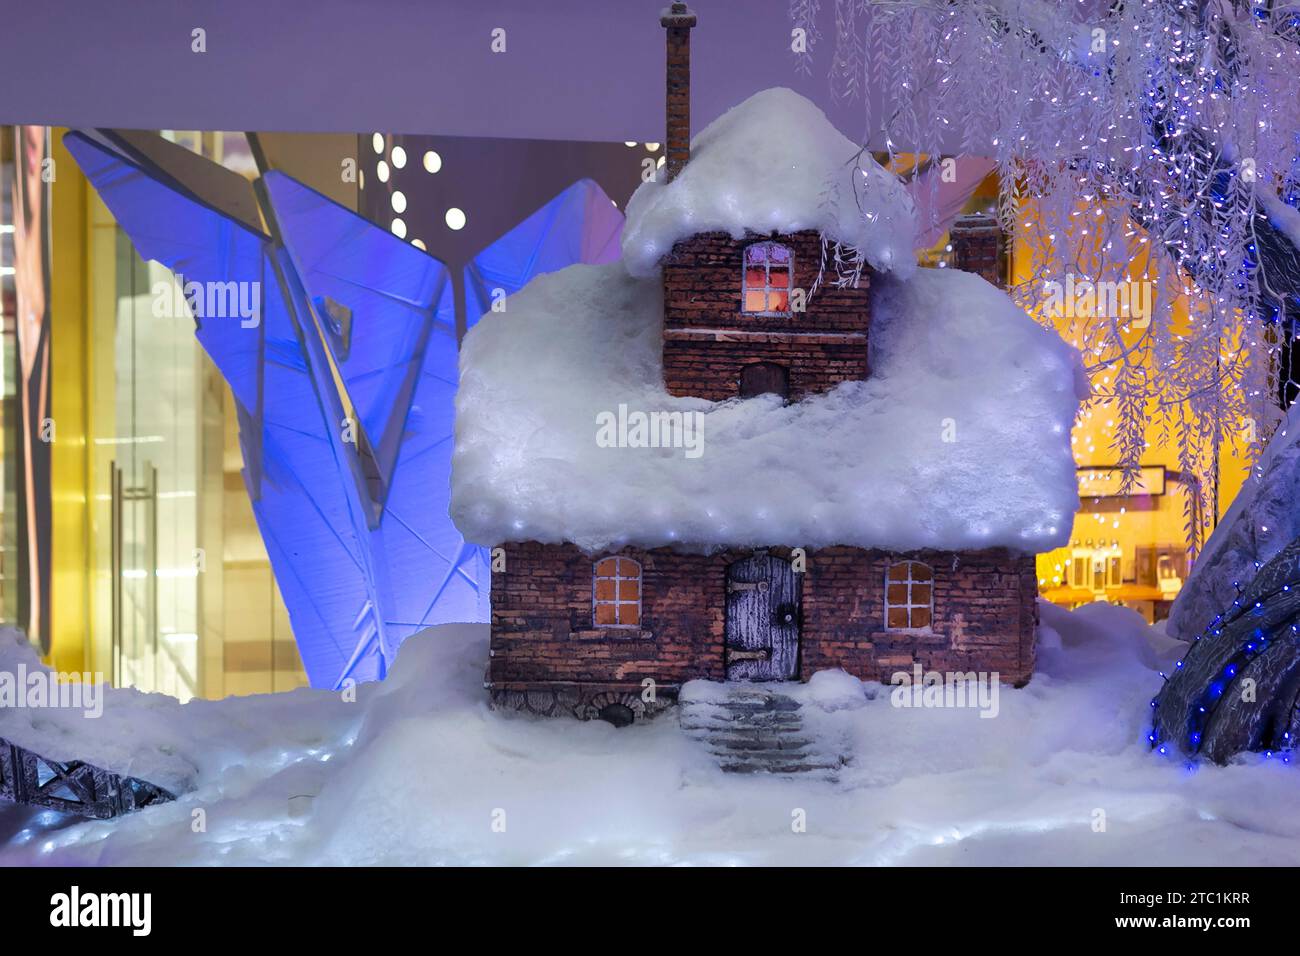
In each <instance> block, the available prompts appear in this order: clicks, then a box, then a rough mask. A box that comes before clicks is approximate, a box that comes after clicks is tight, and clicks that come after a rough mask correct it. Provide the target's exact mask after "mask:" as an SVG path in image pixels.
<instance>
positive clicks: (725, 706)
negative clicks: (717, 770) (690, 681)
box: [678, 684, 846, 780]
mask: <svg viewBox="0 0 1300 956" xmlns="http://www.w3.org/2000/svg"><path fill="white" fill-rule="evenodd" d="M799 710H800V705H799V702H798V701H796V700H794V699H792V698H790V697H788V696H786V695H785V694H782V693H781V692H780V691H779V690H767V689H763V688H761V687H759V686H756V685H754V684H732V685H723V688H722V689H721V690H719V691H715V692H710V693H709V695H708V696H697V697H691V696H687V697H684V698H683V699H682V700H681V701H680V702H679V709H678V721H679V724H680V726H681V728H682V730H683V731H684V732H685V733H686V734H687V735H688V736H690V737H692V738H694V739H695V740H698V741H699V742H700V743H701V744H702V745H703V746H704V748H705V749H706V750H707V751H708V752H709V753H710V754H711V755H712V756H713V757H714V758H715V759H716V760H717V762H718V765H719V766H720V767H721V768H722V770H723V771H724V772H726V773H767V774H773V775H776V776H793V775H796V774H799V775H803V774H812V775H815V776H819V777H822V778H825V779H830V780H834V779H835V776H836V774H837V773H838V772H839V770H840V768H841V767H842V766H843V765H844V764H845V763H846V758H845V756H844V755H843V754H840V753H837V752H834V749H833V748H832V749H831V750H829V751H828V750H827V748H826V747H825V746H823V745H822V743H821V742H819V741H818V740H817V739H816V738H815V736H814V735H813V734H811V733H810V732H809V731H808V730H807V729H806V728H805V727H804V723H803V719H802V717H801V716H800V713H799Z"/></svg>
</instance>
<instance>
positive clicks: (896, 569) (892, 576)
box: [889, 563, 907, 581]
mask: <svg viewBox="0 0 1300 956" xmlns="http://www.w3.org/2000/svg"><path fill="white" fill-rule="evenodd" d="M889 580H891V581H906V580H907V564H906V563H904V564H895V565H891V566H890V568H889Z"/></svg>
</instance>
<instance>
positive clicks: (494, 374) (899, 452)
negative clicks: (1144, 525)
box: [451, 263, 1086, 552]
mask: <svg viewBox="0 0 1300 956" xmlns="http://www.w3.org/2000/svg"><path fill="white" fill-rule="evenodd" d="M873 295H874V302H873V313H872V321H871V330H870V333H869V341H870V349H871V354H870V361H871V367H872V374H871V377H870V378H869V379H867V380H865V381H855V382H845V383H843V384H841V385H839V386H838V387H836V388H834V389H832V390H831V391H829V392H826V393H824V394H819V395H814V396H810V397H808V398H805V399H804V400H802V401H800V402H798V403H796V404H790V405H784V404H782V402H781V401H780V400H779V399H778V398H776V397H775V396H760V397H758V398H752V399H746V400H740V399H735V400H732V401H728V402H721V403H714V402H708V401H704V400H700V399H693V398H676V397H672V396H670V395H668V394H667V392H666V391H665V390H664V387H663V382H662V370H661V345H660V341H661V334H662V332H661V328H662V311H663V309H662V293H661V290H660V285H659V283H658V281H656V280H643V279H637V278H633V277H630V276H629V275H628V274H627V272H626V271H625V269H624V268H623V265H622V264H621V263H612V264H609V265H602V266H587V265H576V266H572V267H570V268H568V269H565V270H562V271H560V272H557V273H552V274H549V275H545V276H540V277H538V278H537V279H535V280H534V281H533V282H531V283H530V284H529V285H528V286H527V287H526V288H525V289H523V290H522V291H521V292H519V293H518V294H517V295H515V296H512V297H511V298H510V299H508V300H507V303H506V309H505V311H503V312H499V313H489V314H487V315H485V316H484V317H483V319H482V320H481V321H480V322H479V323H478V325H476V326H475V327H474V328H473V329H471V330H470V332H469V334H468V335H467V336H466V338H465V342H464V347H463V350H462V353H461V385H460V390H459V393H458V394H457V397H456V413H457V421H456V449H455V454H454V456H453V464H452V505H451V513H452V518H453V520H454V521H455V523H456V525H457V527H458V528H459V529H460V530H461V532H462V533H463V534H464V535H465V536H466V538H467V539H468V540H471V541H475V542H478V543H479V544H483V545H494V544H498V543H500V542H503V541H527V540H534V541H540V542H543V543H559V542H563V541H570V542H572V543H574V544H576V545H578V546H579V547H581V548H583V549H585V550H587V551H598V550H603V549H607V548H616V547H620V546H624V545H632V546H640V547H658V546H665V545H680V546H683V547H687V548H692V549H700V550H707V549H710V548H714V547H721V546H734V547H755V546H762V545H790V546H795V545H799V546H802V547H809V548H813V547H823V546H828V545H835V544H841V545H855V546H859V547H875V548H887V549H893V550H900V551H901V550H911V549H916V548H927V547H928V548H941V549H969V548H981V547H994V546H1004V547H1011V548H1015V549H1017V550H1021V551H1026V552H1031V551H1041V550H1046V549H1049V548H1052V547H1056V546H1058V545H1059V544H1061V543H1062V541H1063V540H1064V539H1065V536H1066V535H1067V534H1068V532H1069V529H1070V522H1071V516H1072V515H1073V513H1074V511H1075V509H1076V508H1077V506H1078V497H1077V486H1076V482H1075V466H1074V460H1073V457H1072V455H1071V453H1070V443H1069V433H1070V427H1071V424H1072V423H1073V421H1074V416H1075V413H1076V411H1077V409H1078V403H1079V400H1080V399H1081V397H1082V396H1083V395H1084V394H1085V393H1086V383H1085V382H1084V378H1083V374H1082V369H1081V366H1080V364H1079V360H1078V354H1077V353H1076V352H1075V350H1074V349H1073V348H1071V347H1070V346H1068V345H1067V344H1065V343H1064V342H1063V341H1061V339H1060V338H1059V337H1058V336H1057V335H1056V334H1054V333H1053V332H1051V331H1048V330H1046V329H1044V328H1042V327H1041V326H1039V325H1038V324H1036V323H1035V322H1034V321H1033V320H1032V319H1031V318H1030V317H1029V316H1027V315H1026V314H1025V313H1024V312H1022V311H1021V310H1020V309H1019V308H1017V307H1016V306H1015V305H1014V303H1012V302H1011V300H1010V299H1009V298H1008V297H1007V296H1006V295H1005V294H1003V293H1002V292H1001V291H999V290H998V289H996V288H995V287H994V286H992V285H990V284H989V283H987V282H985V281H984V280H983V279H981V278H979V277H978V276H974V275H970V274H968V273H963V272H957V271H952V270H930V269H924V270H918V271H917V272H916V273H915V274H914V275H913V276H912V277H911V278H910V279H907V280H901V279H897V278H895V277H892V276H881V277H877V279H876V284H875V286H874V289H873ZM620 406H623V407H624V408H625V410H626V411H628V412H629V413H633V412H644V413H653V412H683V413H697V414H698V416H699V417H698V419H697V420H696V421H697V422H698V427H699V429H700V430H699V432H698V436H699V438H700V445H699V447H698V449H697V451H698V456H697V457H691V456H690V455H688V452H689V450H690V449H688V448H682V447H661V448H639V447H602V446H601V444H599V443H598V441H597V436H598V420H599V419H598V416H601V415H607V416H614V415H617V414H618V413H619V409H620Z"/></svg>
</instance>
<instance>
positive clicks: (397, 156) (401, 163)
mask: <svg viewBox="0 0 1300 956" xmlns="http://www.w3.org/2000/svg"><path fill="white" fill-rule="evenodd" d="M405 167H406V150H404V149H402V147H400V146H394V147H393V168H394V169H404V168H405Z"/></svg>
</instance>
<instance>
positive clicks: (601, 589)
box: [596, 578, 618, 601]
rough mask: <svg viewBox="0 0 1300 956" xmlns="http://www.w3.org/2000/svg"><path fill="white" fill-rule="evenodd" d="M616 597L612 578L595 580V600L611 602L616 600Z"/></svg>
mask: <svg viewBox="0 0 1300 956" xmlns="http://www.w3.org/2000/svg"><path fill="white" fill-rule="evenodd" d="M617 597H618V595H617V594H616V593H615V592H614V579H613V578H597V579H596V600H597V601H613V600H616V599H617Z"/></svg>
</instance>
